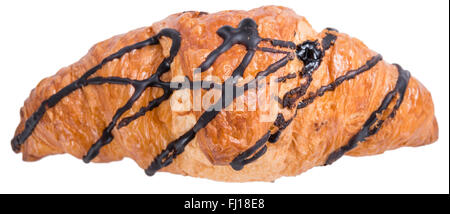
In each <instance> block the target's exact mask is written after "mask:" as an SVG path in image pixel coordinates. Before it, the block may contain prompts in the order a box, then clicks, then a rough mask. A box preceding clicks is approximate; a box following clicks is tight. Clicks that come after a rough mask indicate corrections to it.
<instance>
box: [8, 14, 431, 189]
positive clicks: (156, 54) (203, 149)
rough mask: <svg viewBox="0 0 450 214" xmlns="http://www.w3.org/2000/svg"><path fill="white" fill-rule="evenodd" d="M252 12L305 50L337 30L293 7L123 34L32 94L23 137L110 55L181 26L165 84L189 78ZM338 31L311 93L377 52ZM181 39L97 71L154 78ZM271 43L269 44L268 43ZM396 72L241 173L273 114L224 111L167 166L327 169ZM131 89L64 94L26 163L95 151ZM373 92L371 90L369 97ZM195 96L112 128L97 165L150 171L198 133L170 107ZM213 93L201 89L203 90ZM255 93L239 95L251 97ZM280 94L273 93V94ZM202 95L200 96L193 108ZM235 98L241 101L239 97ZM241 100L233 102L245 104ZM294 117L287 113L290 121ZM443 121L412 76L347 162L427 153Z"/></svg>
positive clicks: (218, 176)
mask: <svg viewBox="0 0 450 214" xmlns="http://www.w3.org/2000/svg"><path fill="white" fill-rule="evenodd" d="M246 17H250V18H252V19H254V20H255V21H256V23H257V24H258V32H259V34H260V36H261V37H262V38H274V39H282V40H286V41H293V42H294V43H295V44H300V43H301V42H304V41H306V40H311V41H314V40H321V38H323V37H324V36H325V33H331V32H329V31H327V30H325V31H323V32H321V33H316V32H315V31H314V30H313V29H312V28H311V26H310V25H309V23H308V22H307V21H306V20H305V19H304V18H303V17H301V16H298V15H296V14H295V13H294V12H293V11H292V10H290V9H287V8H283V7H274V6H268V7H261V8H257V9H254V10H250V11H223V12H218V13H214V14H209V15H205V14H202V13H199V12H185V13H178V14H174V15H171V16H169V17H167V18H166V19H164V20H162V21H160V22H157V23H155V24H153V25H152V26H151V27H147V28H141V29H137V30H134V31H131V32H128V33H126V34H123V35H119V36H115V37H113V38H111V39H108V40H106V41H103V42H100V43H98V44H96V45H95V46H94V47H93V48H92V49H91V50H90V51H89V52H88V54H87V55H86V56H85V57H83V58H82V59H80V61H78V62H77V63H75V64H73V65H71V66H68V67H65V68H63V69H61V70H60V71H58V73H57V74H56V75H54V76H52V77H49V78H46V79H44V80H42V81H41V82H40V83H39V84H38V86H37V87H36V88H35V89H34V90H33V91H32V92H31V94H30V97H29V98H28V99H27V100H26V101H25V104H24V107H23V108H22V109H21V122H20V124H19V126H18V128H17V130H16V134H17V133H19V132H20V131H21V130H23V128H24V122H25V120H26V119H27V118H28V117H29V116H30V115H31V114H32V113H33V112H34V111H35V110H36V109H37V107H38V106H39V105H40V103H41V102H42V101H43V100H44V99H46V98H48V97H49V96H51V95H52V94H54V93H55V92H56V91H58V90H60V89H61V88H62V87H64V86H66V85H68V84H69V83H71V82H72V81H74V80H76V79H77V78H79V77H80V76H81V75H82V74H83V73H84V72H85V71H86V70H88V69H89V68H91V67H93V66H95V65H96V64H98V63H99V62H100V61H101V60H102V59H103V58H105V57H106V56H108V55H110V54H112V53H114V52H116V51H117V50H119V49H120V48H122V47H125V46H127V45H131V44H134V43H136V42H139V41H143V40H145V39H147V38H149V37H150V36H152V35H154V34H156V33H157V32H159V31H160V30H161V29H163V28H174V29H176V30H177V31H179V32H180V34H181V37H182V43H181V48H180V50H179V53H178V55H177V56H176V57H175V59H174V62H173V63H172V65H171V71H170V72H169V73H168V74H166V75H164V76H163V79H164V80H167V81H170V79H171V78H173V77H175V76H178V75H181V76H188V77H189V78H190V79H192V78H193V70H194V69H195V68H197V67H198V66H199V65H200V64H201V63H202V62H203V61H204V60H205V58H206V56H207V55H208V54H209V53H210V52H211V51H212V50H214V49H215V48H217V46H219V45H220V44H221V43H222V39H221V38H220V37H219V36H218V35H217V34H216V31H217V30H218V29H219V28H220V27H221V26H223V25H231V26H237V25H238V23H239V22H240V21H241V20H242V19H243V18H246ZM332 34H334V35H337V40H336V41H335V44H334V45H333V46H332V47H331V48H330V49H329V50H328V51H326V52H325V56H324V57H323V61H322V63H321V65H320V67H319V68H318V69H317V70H316V71H315V72H314V74H313V81H312V84H311V86H310V88H309V89H308V92H307V94H308V93H309V92H314V91H316V90H317V89H318V88H319V87H320V86H322V85H326V84H328V83H330V82H333V81H334V80H335V79H336V78H337V77H339V76H341V75H343V74H345V73H346V72H347V71H349V70H351V69H356V68H358V67H360V66H362V65H363V64H364V63H366V62H367V60H369V59H370V58H371V57H373V56H374V55H376V53H374V52H373V51H371V50H369V49H368V48H367V47H366V46H365V45H364V44H363V43H362V42H360V41H359V40H357V39H354V38H351V37H349V36H347V35H345V34H342V33H337V32H332ZM170 45H171V40H170V39H168V38H165V37H163V38H161V40H160V45H155V46H148V47H145V48H142V49H140V50H134V51H132V52H131V53H129V54H126V55H125V56H123V57H122V58H121V59H120V60H114V61H113V62H110V63H108V64H107V65H106V66H105V67H103V68H102V69H101V70H99V71H98V72H97V73H96V74H94V76H120V77H128V78H133V79H145V78H148V77H149V76H150V75H151V74H152V73H154V72H155V70H156V68H157V67H158V65H159V63H160V62H161V61H162V59H163V57H167V56H168V55H169V52H168V51H169V48H170ZM263 45H266V46H268V45H269V44H268V43H264V44H263ZM244 54H245V47H243V46H240V45H236V46H233V47H232V48H231V49H230V50H228V51H227V52H225V53H224V54H223V55H221V56H220V57H219V58H218V59H217V60H216V62H215V63H214V64H213V66H212V67H211V68H210V69H208V70H207V71H205V72H204V73H202V77H201V78H202V79H205V78H207V76H208V75H214V76H218V77H220V78H222V79H221V80H220V81H223V80H224V79H226V78H227V77H229V76H230V75H231V72H232V70H233V69H234V68H236V67H237V66H238V64H239V62H240V61H241V59H242V56H243V55H244ZM281 57H282V55H280V54H273V53H263V52H257V53H256V54H255V57H254V58H253V59H252V62H251V63H250V65H249V66H248V67H247V69H246V70H245V72H244V78H245V77H247V76H255V75H256V73H257V72H259V71H261V70H264V69H265V68H267V67H268V66H269V65H270V64H272V63H274V62H275V61H277V60H279V59H280V58H281ZM302 67H303V64H302V62H301V61H299V60H297V59H295V60H293V61H291V62H289V63H288V65H287V66H286V67H284V68H282V69H280V70H279V71H278V72H276V73H274V74H272V75H271V76H276V77H280V76H284V75H287V74H289V73H293V72H298V71H299V70H300V69H301V68H302ZM397 77H398V73H397V68H396V67H395V66H393V65H390V64H388V63H386V62H384V61H382V62H380V63H378V64H377V65H376V66H374V67H373V68H372V69H370V70H369V71H367V72H365V73H363V74H361V75H358V76H357V77H355V78H354V79H353V80H349V81H346V82H344V83H343V84H342V85H340V86H339V87H337V88H336V90H334V91H333V92H327V93H326V94H324V96H322V97H319V98H317V99H316V100H315V101H314V102H313V103H312V104H311V105H309V106H308V107H306V108H304V109H300V110H299V111H298V113H297V115H296V117H295V119H294V122H293V123H292V125H291V126H289V127H288V128H286V130H284V132H283V134H282V136H281V138H280V140H279V141H278V142H277V143H275V144H268V145H267V146H268V149H267V152H266V154H265V155H263V156H262V157H261V158H260V159H258V160H257V161H255V162H253V163H252V164H249V165H246V166H245V167H244V169H243V170H241V171H235V170H233V169H232V168H231V167H230V166H229V165H228V163H229V162H230V161H231V160H232V159H233V158H234V157H236V156H237V155H238V154H239V153H241V152H243V151H245V150H246V149H248V148H249V147H251V146H252V145H254V144H255V142H256V141H257V140H258V139H259V138H261V136H262V135H264V134H265V133H266V132H267V130H269V129H271V128H273V125H272V124H273V120H274V119H275V118H273V120H271V121H268V122H260V120H259V118H260V116H261V115H262V114H265V112H263V111H262V110H260V109H257V110H256V111H221V112H220V113H219V115H217V117H216V118H215V119H214V120H212V121H211V122H210V123H209V124H208V125H207V126H206V128H204V129H202V130H201V131H200V132H199V133H198V135H197V136H196V138H195V139H194V140H192V142H191V143H189V145H188V146H187V147H186V149H185V151H184V152H183V153H182V155H179V156H178V157H177V158H176V159H175V160H174V162H173V164H171V165H169V166H168V167H166V168H163V169H162V171H168V172H172V173H177V174H183V175H189V176H196V177H205V178H210V179H214V180H221V181H237V182H241V181H258V180H260V181H272V180H274V179H276V178H278V177H280V176H293V175H297V174H299V173H301V172H304V171H306V170H308V169H309V168H312V167H314V166H317V165H323V164H324V162H325V160H326V158H327V156H328V155H329V154H330V153H331V152H333V151H335V150H336V149H337V148H339V147H340V146H343V145H345V144H346V143H347V142H348V141H349V139H350V138H351V137H352V135H353V134H355V133H356V132H358V130H359V129H360V128H361V126H362V125H363V124H364V122H365V120H366V119H367V118H368V117H369V115H370V114H371V113H372V112H373V111H374V110H375V109H376V108H377V107H378V106H379V105H380V103H381V101H382V99H383V98H384V97H385V95H386V94H387V93H388V92H389V91H390V90H392V89H393V88H394V87H395V84H396V80H397ZM301 82H302V80H301V79H300V78H298V77H297V78H294V79H290V80H287V81H286V82H285V83H283V84H280V85H279V87H280V88H279V94H278V95H279V96H280V97H282V96H283V95H284V94H285V93H286V92H287V91H288V90H290V89H292V88H295V87H298V86H299V85H300V83H301ZM132 92H133V88H132V87H131V86H124V85H111V84H105V85H99V86H95V85H90V86H86V87H83V88H82V89H81V90H77V91H75V92H73V93H72V94H70V95H69V96H67V97H66V98H63V100H62V101H61V102H60V103H58V104H57V105H56V106H55V107H53V108H51V109H48V110H47V112H46V113H45V115H44V117H43V118H42V119H41V121H40V122H39V124H38V125H37V127H36V129H35V130H34V132H33V134H32V135H31V136H30V137H29V138H28V139H27V141H26V143H25V144H24V145H23V146H22V149H21V151H22V153H23V159H24V160H26V161H33V160H38V159H40V158H42V157H44V156H47V155H51V154H61V153H69V154H71V155H73V156H75V157H77V158H81V157H82V156H83V155H85V154H86V152H87V151H88V149H89V147H90V146H91V145H92V144H93V143H94V142H95V141H96V140H97V139H98V138H99V137H100V135H101V132H102V130H103V129H104V128H105V126H106V125H107V123H108V121H110V120H111V117H112V115H113V114H114V112H115V111H116V110H117V109H118V108H119V107H121V106H122V105H123V104H124V103H125V102H126V101H127V100H128V98H129V97H130V96H131V94H132ZM368 92H370V93H368ZM161 94H162V90H161V89H158V88H149V89H147V90H146V91H145V92H144V93H143V95H142V96H141V98H139V100H138V101H137V102H136V103H135V104H134V105H133V107H132V109H131V110H130V111H128V112H126V113H125V115H124V116H123V117H127V116H130V115H132V114H134V113H136V112H137V111H138V110H139V108H140V107H142V106H145V105H146V104H147V103H148V102H149V101H150V100H152V99H154V98H156V97H158V96H160V95H161ZM189 94H190V91H189V90H188V89H186V90H179V91H175V93H174V95H172V97H171V98H170V100H168V101H165V102H163V103H162V104H161V105H160V106H159V107H158V108H156V109H154V110H153V111H150V112H147V113H146V114H145V116H143V117H142V118H139V119H138V120H136V121H134V122H132V123H130V124H129V125H128V126H126V127H123V128H121V129H120V130H118V129H114V130H113V132H112V133H113V135H114V137H115V138H114V140H113V141H112V142H111V143H110V144H108V145H106V146H104V147H103V148H102V149H101V152H100V153H99V155H98V156H97V157H96V158H95V159H94V160H93V161H94V162H109V161H116V160H121V159H122V158H123V157H130V158H132V159H133V160H135V161H136V162H137V163H138V165H139V166H140V167H141V168H147V167H148V166H149V164H150V163H151V161H152V159H153V158H154V157H155V156H156V155H157V154H159V153H160V152H161V151H162V150H163V149H164V148H166V146H167V145H168V143H170V142H171V141H173V140H175V139H176V138H177V137H178V136H180V135H182V134H183V133H184V132H186V131H187V130H188V129H190V128H191V127H192V126H193V125H194V123H195V122H196V121H197V119H198V118H199V116H200V114H201V113H202V112H200V111H193V110H189V111H172V110H171V107H170V103H173V102H177V100H176V97H177V96H178V97H179V96H180V95H181V96H186V95H189ZM204 94H205V91H203V92H202V95H204ZM248 97H249V95H248V93H246V94H244V96H242V97H241V98H238V99H248ZM263 98H264V99H266V100H267V99H270V98H269V96H267V97H263ZM193 99H194V98H193V97H192V96H191V97H190V101H191V103H192V101H193ZM238 99H237V100H238ZM237 100H235V102H238V101H237ZM293 113H294V110H293V109H290V110H286V109H285V110H283V114H284V115H285V117H286V118H289V117H291V116H293ZM437 133H438V129H437V123H436V119H435V118H434V107H433V102H432V100H431V95H430V94H429V92H428V91H427V90H426V89H425V88H424V87H423V86H422V85H421V84H420V83H419V82H418V81H417V80H415V79H414V78H411V80H410V81H409V84H408V87H407V90H406V93H405V97H404V101H403V104H402V105H401V106H400V108H399V109H398V111H397V114H396V116H395V117H394V118H393V119H388V120H387V121H386V122H385V123H384V124H383V127H382V128H381V129H380V131H379V132H378V133H377V134H376V135H374V136H371V137H369V138H368V139H367V141H366V142H364V143H360V144H359V145H358V146H357V147H356V148H355V149H353V150H351V151H350V152H349V153H348V154H349V155H358V156H360V155H370V154H379V153H382V152H384V151H386V150H389V149H395V148H398V147H400V146H420V145H425V144H428V143H432V142H434V141H435V140H436V139H437Z"/></svg>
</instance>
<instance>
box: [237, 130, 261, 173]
mask: <svg viewBox="0 0 450 214" xmlns="http://www.w3.org/2000/svg"><path fill="white" fill-rule="evenodd" d="M269 137H270V131H268V132H267V133H266V134H264V136H262V137H261V139H259V140H258V141H256V143H255V145H253V146H252V147H250V148H249V149H247V150H245V152H242V153H240V154H239V155H238V156H236V157H235V158H234V159H233V161H231V163H230V165H231V167H232V168H233V169H234V170H241V169H242V168H244V165H246V164H249V163H251V162H253V161H255V160H257V159H258V158H259V157H261V156H262V155H263V154H264V153H266V151H267V146H266V145H265V144H266V142H267V140H268V139H269ZM261 147H262V148H261ZM260 148H261V149H260ZM258 149H259V151H258ZM256 151H258V152H257V153H255V152H256ZM254 153H255V154H254ZM251 155H253V156H252V157H251V158H248V157H250V156H251Z"/></svg>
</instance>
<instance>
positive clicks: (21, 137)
mask: <svg viewBox="0 0 450 214" xmlns="http://www.w3.org/2000/svg"><path fill="white" fill-rule="evenodd" d="M169 31H170V30H169V29H166V30H162V31H161V32H160V33H159V34H157V35H155V36H153V37H150V38H148V39H146V40H144V41H141V42H138V43H135V44H133V45H130V46H127V47H124V48H122V49H120V50H119V51H117V52H115V53H113V54H111V55H109V56H108V57H106V58H104V59H103V60H102V61H101V62H100V63H99V64H98V65H96V66H94V67H92V68H91V69H89V70H88V71H86V72H85V73H84V74H83V75H82V76H81V77H80V78H78V79H77V80H75V81H74V82H72V83H71V84H69V85H67V86H65V87H64V88H62V89H61V90H59V91H58V92H56V93H55V94H53V95H52V96H50V97H49V98H47V99H46V100H44V101H43V102H42V103H41V105H40V106H39V107H38V109H37V110H36V111H35V112H34V113H33V114H32V115H31V116H30V117H29V118H28V119H27V120H26V122H25V128H24V130H23V131H22V132H20V133H19V134H18V135H16V136H15V137H14V138H13V139H12V140H11V146H12V149H13V150H14V151H15V152H19V151H20V145H22V144H23V143H24V142H25V141H26V140H27V139H28V137H29V136H30V135H31V134H32V132H33V130H34V129H35V128H36V126H37V124H38V122H39V121H40V119H41V118H42V117H43V116H44V114H45V112H46V111H47V109H48V108H52V107H53V106H55V105H56V104H57V103H58V102H59V101H60V100H61V99H62V98H64V97H66V96H67V95H69V94H70V93H72V92H73V91H75V90H77V89H80V88H82V87H83V86H86V85H87V84H89V83H88V81H87V79H88V78H89V77H90V76H91V75H92V74H94V73H95V72H97V71H98V70H100V69H101V68H102V67H103V66H104V65H105V64H106V63H108V62H111V61H112V60H114V59H118V58H121V57H122V56H123V55H125V54H126V53H129V52H130V51H132V50H135V49H141V48H143V47H146V46H149V45H154V44H158V39H159V38H160V37H161V36H165V35H166V34H171V33H170V32H169ZM119 79H120V78H116V79H111V80H108V79H105V80H99V78H97V80H99V81H97V82H96V81H95V80H92V81H91V82H92V84H100V83H101V82H102V81H103V82H108V81H111V83H112V84H128V83H124V82H121V83H117V82H118V81H121V80H119Z"/></svg>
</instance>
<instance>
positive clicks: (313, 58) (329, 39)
mask: <svg viewBox="0 0 450 214" xmlns="http://www.w3.org/2000/svg"><path fill="white" fill-rule="evenodd" d="M336 39H337V37H336V36H335V35H333V34H330V33H326V35H325V37H324V38H323V39H322V48H323V49H320V48H319V43H318V42H317V41H309V40H308V41H305V42H303V43H302V44H299V45H298V46H295V45H292V44H290V43H283V42H279V41H275V42H274V41H273V40H271V41H272V45H279V46H280V45H281V46H282V47H288V48H294V47H295V48H296V55H297V58H298V59H299V60H301V61H303V64H304V67H303V69H302V71H301V72H300V75H301V76H302V77H305V78H307V81H306V83H305V84H302V85H300V87H297V88H294V89H292V90H290V91H288V92H287V93H286V94H285V95H284V98H283V100H281V99H280V98H279V97H278V96H277V97H276V98H277V100H278V102H279V103H280V104H282V105H283V107H286V106H292V105H293V103H294V102H295V101H296V100H297V99H298V98H300V97H301V96H303V95H304V94H305V93H306V91H307V90H308V87H309V85H310V84H311V82H312V73H313V72H314V71H315V70H316V69H317V68H319V66H320V63H321V62H322V58H323V57H324V56H325V51H327V50H328V49H329V48H330V47H331V45H333V44H334V42H335V40H336ZM296 76H297V74H288V75H287V76H284V77H280V78H278V80H277V81H278V82H284V81H286V79H291V78H295V77H296ZM297 111H298V109H295V113H294V116H292V117H291V118H290V119H289V120H287V121H286V119H285V118H284V116H283V114H281V113H279V114H278V115H277V118H276V119H275V121H274V124H273V125H274V126H275V127H277V128H278V130H277V131H276V132H275V133H273V134H270V131H269V132H268V133H267V134H266V135H264V136H263V137H262V138H261V139H259V140H258V141H257V143H256V144H255V145H254V146H252V147H250V148H249V149H247V150H245V151H244V152H242V153H240V154H239V155H238V156H237V157H235V158H234V159H233V161H232V162H231V163H230V165H231V167H232V168H233V169H235V170H241V169H243V168H244V165H246V164H249V163H251V162H253V161H255V160H256V159H258V158H259V157H261V156H262V155H263V154H264V153H265V152H266V150H267V146H266V145H265V143H266V142H269V143H276V142H277V141H278V140H279V138H280V136H281V133H282V131H283V130H284V129H286V128H287V127H288V126H289V125H290V124H291V122H292V121H293V120H294V118H295V117H296V116H297ZM262 146H263V147H262ZM261 147H262V148H261ZM259 148H261V149H260V150H259V151H258V152H257V153H255V154H254V155H252V154H253V153H254V152H255V151H256V150H258V149H259Z"/></svg>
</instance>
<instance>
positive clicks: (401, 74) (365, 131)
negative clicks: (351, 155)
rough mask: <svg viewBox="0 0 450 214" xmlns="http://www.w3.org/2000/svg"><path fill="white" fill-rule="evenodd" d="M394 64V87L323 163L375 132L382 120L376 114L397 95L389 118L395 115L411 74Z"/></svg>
mask: <svg viewBox="0 0 450 214" xmlns="http://www.w3.org/2000/svg"><path fill="white" fill-rule="evenodd" d="M395 66H396V67H397V71H398V79H397V83H396V84H395V88H394V89H393V90H392V91H390V92H389V93H388V94H387V95H386V96H385V97H384V98H383V101H382V102H381V104H380V106H379V107H378V109H377V110H375V111H374V112H372V114H371V115H370V117H369V118H368V119H367V120H366V122H365V123H364V125H363V127H362V128H361V129H360V131H358V133H356V134H355V135H353V137H352V138H351V139H350V140H349V141H348V143H347V144H346V145H344V146H342V147H340V148H339V149H337V150H336V151H334V152H332V153H331V154H330V155H328V158H327V160H326V161H325V165H329V164H332V163H333V162H335V161H336V160H338V159H339V158H340V157H342V156H343V155H344V154H345V153H346V152H348V151H350V150H352V149H353V148H355V147H356V146H357V145H358V143H359V142H363V141H365V140H366V139H367V137H370V136H372V135H374V134H376V133H377V132H378V130H379V129H380V128H381V125H382V124H383V122H384V120H381V119H378V117H377V115H379V114H381V113H382V112H383V111H384V110H386V109H387V108H388V106H389V104H390V103H391V102H392V100H394V98H395V97H396V96H397V95H398V99H397V101H396V103H395V106H394V108H393V110H392V112H391V113H390V114H389V118H393V117H394V116H395V112H396V111H397V110H398V108H399V107H400V105H401V103H402V102H403V97H404V95H405V92H406V88H407V86H408V82H409V79H410V76H411V75H410V73H409V72H408V71H406V70H403V69H402V67H400V66H399V65H397V64H396V65H395ZM373 125H375V127H373ZM372 127H373V128H372Z"/></svg>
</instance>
